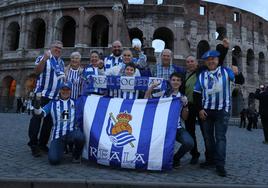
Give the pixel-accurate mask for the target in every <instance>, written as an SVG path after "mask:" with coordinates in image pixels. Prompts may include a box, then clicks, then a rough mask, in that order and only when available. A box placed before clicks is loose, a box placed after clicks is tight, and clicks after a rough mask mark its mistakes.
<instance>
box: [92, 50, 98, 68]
mask: <svg viewBox="0 0 268 188" xmlns="http://www.w3.org/2000/svg"><path fill="white" fill-rule="evenodd" d="M99 60H100V57H99V54H97V53H95V52H93V53H91V55H90V64H91V65H92V66H93V67H97V66H98V63H99Z"/></svg>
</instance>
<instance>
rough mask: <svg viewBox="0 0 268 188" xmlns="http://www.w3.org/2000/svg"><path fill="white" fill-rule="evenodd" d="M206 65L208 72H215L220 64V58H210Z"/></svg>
mask: <svg viewBox="0 0 268 188" xmlns="http://www.w3.org/2000/svg"><path fill="white" fill-rule="evenodd" d="M205 64H206V66H207V68H208V70H210V71H213V70H216V69H217V67H218V64H219V58H218V57H209V58H208V59H207V60H206V61H205Z"/></svg>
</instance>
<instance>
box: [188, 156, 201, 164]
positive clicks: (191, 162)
mask: <svg viewBox="0 0 268 188" xmlns="http://www.w3.org/2000/svg"><path fill="white" fill-rule="evenodd" d="M198 161H199V156H198V157H192V159H191V161H190V164H192V165H195V164H197V163H198Z"/></svg>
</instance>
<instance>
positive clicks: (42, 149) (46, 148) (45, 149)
mask: <svg viewBox="0 0 268 188" xmlns="http://www.w3.org/2000/svg"><path fill="white" fill-rule="evenodd" d="M39 148H40V150H41V151H42V152H44V153H48V150H49V149H48V147H47V146H39Z"/></svg>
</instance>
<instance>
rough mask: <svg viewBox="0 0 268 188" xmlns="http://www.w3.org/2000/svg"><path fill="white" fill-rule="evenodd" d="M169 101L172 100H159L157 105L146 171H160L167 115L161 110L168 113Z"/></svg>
mask: <svg viewBox="0 0 268 188" xmlns="http://www.w3.org/2000/svg"><path fill="white" fill-rule="evenodd" d="M171 101H172V98H165V99H161V100H159V103H158V105H157V108H156V111H155V117H154V124H153V130H152V137H151V143H150V146H151V147H150V150H149V157H148V168H147V169H148V170H157V169H158V170H161V169H162V160H163V151H164V145H165V137H166V129H167V121H168V114H169V113H167V112H166V113H163V109H165V110H166V111H169V108H170V104H171Z"/></svg>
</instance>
